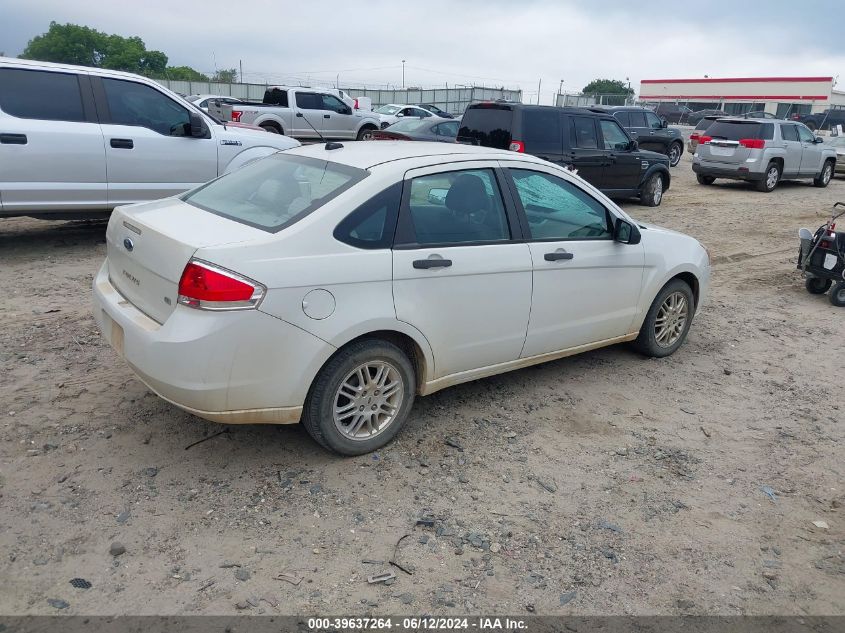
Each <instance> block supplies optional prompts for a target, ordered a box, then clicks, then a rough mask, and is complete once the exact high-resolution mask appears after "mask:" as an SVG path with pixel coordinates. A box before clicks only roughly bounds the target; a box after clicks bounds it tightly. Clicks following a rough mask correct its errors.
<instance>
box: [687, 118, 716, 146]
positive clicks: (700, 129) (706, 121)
mask: <svg viewBox="0 0 845 633" xmlns="http://www.w3.org/2000/svg"><path fill="white" fill-rule="evenodd" d="M721 118H722V116H720V115H713V114H711V115H708V116H705V117H702V118H701V120H700V121H699V122H698V123H696V125H695V129H694V130H693V131H692V132H691V133H690V135H689V142H688V143H687V151H688V152H689V153H690V154H695V150H696V148H697V147H698V139H699V138H701V135H702V134H704V133H705V132H706V131H707V128H709V127H710V126H711V125H713V122H714V121H717V120H719V119H721Z"/></svg>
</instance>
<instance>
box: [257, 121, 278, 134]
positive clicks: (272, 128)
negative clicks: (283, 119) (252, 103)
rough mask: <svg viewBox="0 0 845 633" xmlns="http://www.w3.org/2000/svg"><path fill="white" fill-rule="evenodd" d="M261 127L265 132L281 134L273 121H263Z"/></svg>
mask: <svg viewBox="0 0 845 633" xmlns="http://www.w3.org/2000/svg"><path fill="white" fill-rule="evenodd" d="M261 129H263V130H264V131H265V132H270V133H271V134H281V133H282V131H281V130H280V129H279V126H278V125H276V124H275V123H263V124H262V125H261Z"/></svg>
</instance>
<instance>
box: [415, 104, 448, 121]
mask: <svg viewBox="0 0 845 633" xmlns="http://www.w3.org/2000/svg"><path fill="white" fill-rule="evenodd" d="M417 107H419V108H422V109H423V110H428V111H429V112H431V113H432V114H433V115H434V116H439V117H440V118H442V119H453V118H454V117H453V116H452V115H451V114H449V113H448V112H446V110H441V109H440V108H438V107H437V106H436V105H434V104H433V103H418V104H417Z"/></svg>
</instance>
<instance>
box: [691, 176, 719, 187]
mask: <svg viewBox="0 0 845 633" xmlns="http://www.w3.org/2000/svg"><path fill="white" fill-rule="evenodd" d="M695 179H696V180H697V181H698V184H699V185H712V184H713V183H714V182H716V179H715V178H713V176H703V175H701V174H698V175H697V176H696V177H695Z"/></svg>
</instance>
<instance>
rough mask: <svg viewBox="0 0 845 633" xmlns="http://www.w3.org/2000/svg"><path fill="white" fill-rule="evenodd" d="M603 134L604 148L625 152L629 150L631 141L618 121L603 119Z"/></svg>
mask: <svg viewBox="0 0 845 633" xmlns="http://www.w3.org/2000/svg"><path fill="white" fill-rule="evenodd" d="M599 124H600V125H601V134H602V136H603V137H604V148H605V149H613V150H625V149H627V148H628V143H629V142H630V139H629V138H628V136H627V134H625V132H624V131H623V130H622V128H621V127H620V126H619V124H618V123H617V122H616V121H611V120H610V119H601V120H600V121H599Z"/></svg>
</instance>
